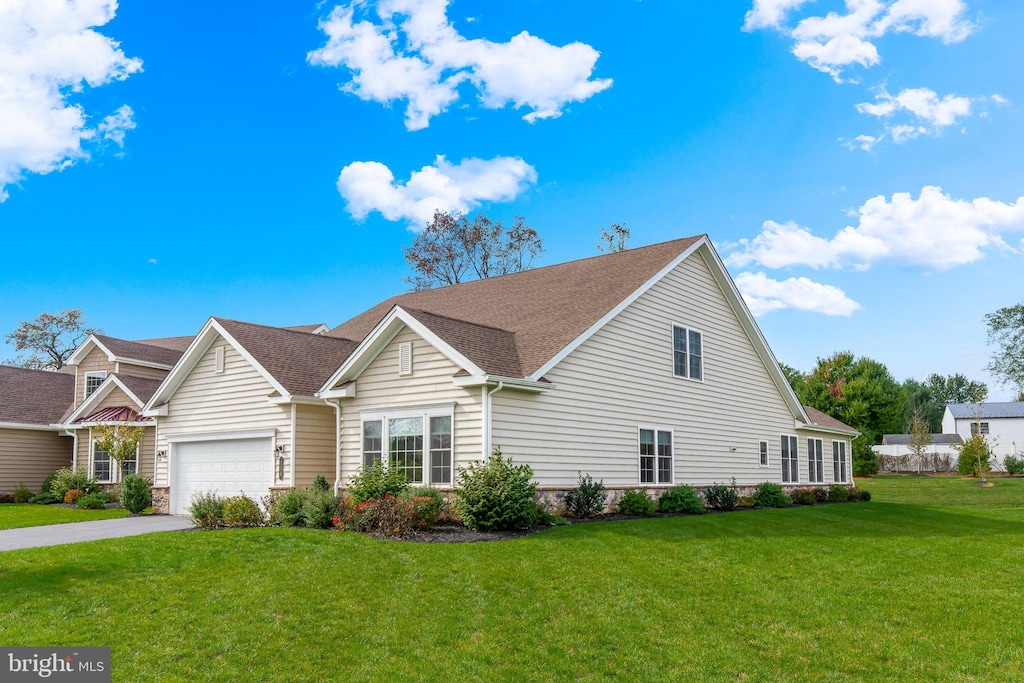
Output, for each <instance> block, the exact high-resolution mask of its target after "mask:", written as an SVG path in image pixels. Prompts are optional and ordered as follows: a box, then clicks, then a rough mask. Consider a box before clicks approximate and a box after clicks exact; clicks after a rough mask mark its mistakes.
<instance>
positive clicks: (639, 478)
mask: <svg viewBox="0 0 1024 683" xmlns="http://www.w3.org/2000/svg"><path fill="white" fill-rule="evenodd" d="M642 429H646V430H648V431H653V432H654V481H653V482H648V483H644V482H643V475H642V474H641V468H640V430H642ZM658 432H668V433H669V435H670V436H669V438H670V439H671V446H672V469H671V470H670V473H671V481H669V482H668V483H663V482H659V481H658ZM636 482H637V484H639V485H640V486H654V487H659V486H675V483H676V430H674V429H672V428H671V427H656V426H652V425H640V426H638V427H637V428H636Z"/></svg>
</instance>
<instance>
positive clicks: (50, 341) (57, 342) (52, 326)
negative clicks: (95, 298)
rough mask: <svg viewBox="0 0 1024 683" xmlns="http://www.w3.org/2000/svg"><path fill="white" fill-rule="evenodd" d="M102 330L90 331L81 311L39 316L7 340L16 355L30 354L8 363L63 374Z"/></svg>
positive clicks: (26, 323)
mask: <svg viewBox="0 0 1024 683" xmlns="http://www.w3.org/2000/svg"><path fill="white" fill-rule="evenodd" d="M100 332H102V330H100V329H99V328H96V327H90V326H89V324H88V320H86V318H85V316H84V315H83V314H82V309H81V308H69V309H67V310H64V311H60V312H59V313H40V314H39V316H38V317H36V319H35V320H25V321H22V322H20V323H18V326H17V327H16V328H15V329H14V331H13V332H11V333H10V334H7V335H6V336H5V337H4V339H5V340H6V341H7V342H8V343H9V344H14V350H15V351H29V355H28V357H22V356H18V357H17V358H14V359H11V360H8V361H6V364H7V365H17V366H19V367H23V368H32V369H34V370H60V369H61V368H62V367H64V364H65V363H66V362H67V360H68V358H70V357H71V354H72V353H74V352H75V349H76V348H78V345H79V344H81V343H82V342H83V341H85V339H86V338H87V337H88V336H89V335H90V334H99V333H100Z"/></svg>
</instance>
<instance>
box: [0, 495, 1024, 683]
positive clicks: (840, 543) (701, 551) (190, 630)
mask: <svg viewBox="0 0 1024 683" xmlns="http://www.w3.org/2000/svg"><path fill="white" fill-rule="evenodd" d="M887 482H888V478H886V479H881V478H880V479H878V480H874V481H872V482H870V483H869V484H868V486H869V488H872V489H873V490H874V489H876V488H878V487H879V485H883V487H884V484H886V483H887ZM922 485H926V484H922ZM907 486H908V487H911V490H913V489H912V487H913V486H914V484H912V483H910V480H908V484H907ZM900 490H902V489H901V488H900V487H897V488H896V489H893V491H900ZM887 491H888V490H887ZM887 495H888V494H887ZM878 497H879V498H880V497H882V494H881V493H879V494H878ZM915 497H916V494H913V495H908V498H915ZM1022 523H1024V509H975V508H971V507H945V508H940V507H928V506H922V505H918V504H911V503H899V502H879V501H872V502H870V503H855V504H848V505H823V506H816V507H802V508H790V509H783V510H761V511H744V512H736V513H731V514H709V515H704V516H701V517H676V518H664V519H647V520H636V521H624V522H612V523H602V524H583V525H576V526H569V527H556V528H553V529H550V530H548V531H545V532H543V533H540V534H535V535H532V536H528V537H525V538H521V539H517V540H513V541H504V542H497V543H479V544H470V545H427V544H410V543H400V542H384V541H374V540H372V539H370V538H366V537H363V536H358V535H355V534H347V533H338V532H324V531H307V530H297V529H251V530H239V531H219V532H194V533H170V534H153V535H149V536H140V537H135V538H128V539H117V540H111V541H102V542H95V543H87V544H78V545H73V546H63V547H59V548H39V549H34V550H27V551H16V552H9V553H0V585H2V586H3V587H4V590H3V591H0V614H2V615H3V618H2V619H0V643H3V644H5V645H28V644H32V645H72V644H73V645H110V646H112V647H113V661H114V668H113V672H114V680H116V681H136V680H139V681H141V680H160V681H186V680H233V679H243V680H289V681H302V680H309V681H322V680H389V679H391V680H453V681H454V680H481V681H492V680H499V681H500V680H508V681H521V680H542V681H547V680H566V679H583V680H605V679H619V680H665V679H675V680H702V681H703V680H716V681H717V680H721V681H777V680H797V681H849V680H872V681H876V680H877V681H893V680H960V681H968V680H969V681H982V680H991V681H1007V680H1014V679H1017V680H1022V679H1024V646H1022V643H1024V620H1022V619H1020V614H1021V610H1022V608H1024V597H1022V595H1021V592H1020V591H1019V588H1018V586H1019V584H1020V579H1019V573H1020V572H1019V568H1020V567H1021V566H1022V563H1024V531H1022V529H1024V524H1022Z"/></svg>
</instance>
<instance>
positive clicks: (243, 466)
mask: <svg viewBox="0 0 1024 683" xmlns="http://www.w3.org/2000/svg"><path fill="white" fill-rule="evenodd" d="M175 459H176V460H177V464H176V465H175V470H176V472H177V478H176V480H175V484H174V486H175V489H176V491H177V492H176V493H175V492H173V491H172V494H171V495H172V498H173V500H174V506H173V508H174V509H173V510H172V512H175V513H177V514H185V513H187V511H188V506H189V505H190V504H191V502H192V499H193V497H194V496H195V495H196V494H199V493H208V492H213V493H217V494H218V495H220V496H222V497H224V496H234V495H238V493H239V492H243V493H245V494H246V495H247V496H249V497H250V498H252V499H254V500H256V501H257V502H258V501H259V500H260V499H261V498H262V497H263V496H266V495H267V494H268V493H269V492H270V486H271V485H272V484H273V471H274V462H273V448H272V442H271V440H270V439H269V438H262V439H231V440H223V441H195V442H180V443H178V444H177V445H176V448H175Z"/></svg>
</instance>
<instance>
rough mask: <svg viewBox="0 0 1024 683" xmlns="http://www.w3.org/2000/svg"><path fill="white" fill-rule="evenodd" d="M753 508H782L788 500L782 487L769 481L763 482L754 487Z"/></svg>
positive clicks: (787, 503) (786, 504)
mask: <svg viewBox="0 0 1024 683" xmlns="http://www.w3.org/2000/svg"><path fill="white" fill-rule="evenodd" d="M753 498H754V506H755V507H759V508H784V507H787V506H788V505H789V503H790V498H789V496H788V495H786V492H785V491H783V490H782V487H781V486H780V485H778V484H773V483H772V482H770V481H763V482H761V483H760V484H758V485H757V486H756V487H754V496H753Z"/></svg>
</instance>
